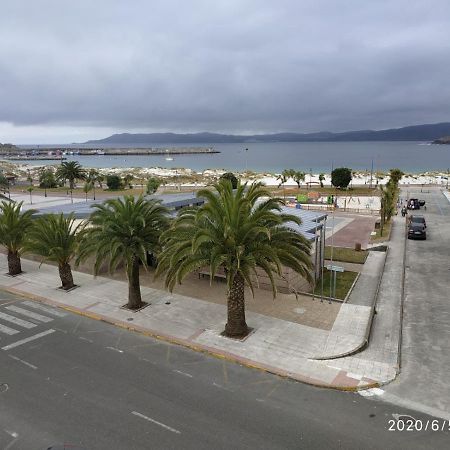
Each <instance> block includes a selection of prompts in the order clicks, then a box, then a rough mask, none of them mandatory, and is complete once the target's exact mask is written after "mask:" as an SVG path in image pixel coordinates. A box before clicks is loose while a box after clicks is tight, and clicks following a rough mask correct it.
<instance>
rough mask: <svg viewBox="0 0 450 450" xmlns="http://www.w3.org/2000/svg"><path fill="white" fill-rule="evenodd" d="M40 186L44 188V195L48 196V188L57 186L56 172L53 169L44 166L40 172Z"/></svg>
mask: <svg viewBox="0 0 450 450" xmlns="http://www.w3.org/2000/svg"><path fill="white" fill-rule="evenodd" d="M39 187H40V188H44V196H45V197H47V189H51V188H54V187H56V179H55V174H54V173H53V171H52V170H51V169H47V168H44V169H42V170H41V172H40V173H39Z"/></svg>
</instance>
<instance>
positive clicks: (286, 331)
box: [0, 255, 385, 389]
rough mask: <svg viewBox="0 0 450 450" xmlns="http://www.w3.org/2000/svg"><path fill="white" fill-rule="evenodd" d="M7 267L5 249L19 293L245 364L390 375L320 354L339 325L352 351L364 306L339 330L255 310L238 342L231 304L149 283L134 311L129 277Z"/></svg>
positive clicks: (354, 382) (343, 385) (352, 382)
mask: <svg viewBox="0 0 450 450" xmlns="http://www.w3.org/2000/svg"><path fill="white" fill-rule="evenodd" d="M6 268H7V263H6V257H5V256H4V255H1V256H0V273H1V275H0V287H3V288H4V289H7V290H9V291H11V292H14V293H18V294H21V295H24V296H26V297H29V298H33V299H35V300H38V301H42V302H44V303H49V304H52V305H57V306H60V307H63V308H68V309H70V310H72V311H76V312H78V313H80V314H83V315H86V316H90V317H93V318H97V319H101V320H104V321H107V322H109V323H112V324H116V325H119V326H122V327H126V328H129V329H134V330H136V331H139V332H143V333H145V334H148V335H150V336H154V337H158V338H160V339H164V340H167V341H170V342H174V343H178V344H181V345H184V346H187V347H190V348H193V349H195V350H198V351H205V352H209V353H212V354H215V355H218V356H220V357H224V358H227V359H230V360H234V361H236V362H239V363H242V364H244V365H249V366H253V367H258V368H260V369H264V370H267V371H270V372H273V373H277V374H279V375H282V376H288V377H291V378H293V379H296V380H300V381H303V382H306V383H310V384H314V385H319V386H324V387H330V388H338V389H357V388H365V387H370V386H373V385H376V384H377V383H380V382H384V381H385V377H384V376H383V377H380V373H379V371H370V370H368V369H367V368H365V370H364V371H363V372H362V371H359V372H358V371H355V370H354V368H351V370H347V369H346V368H341V367H338V365H337V364H336V361H337V360H330V361H316V360H313V359H312V358H314V357H316V356H317V355H321V354H322V355H324V352H325V350H326V349H329V348H330V336H331V338H332V337H333V336H336V335H337V331H338V335H339V338H340V339H339V340H338V341H337V342H335V343H334V345H333V351H334V352H336V355H339V354H341V353H343V352H346V351H348V350H349V342H353V343H355V345H356V346H358V345H359V344H360V341H361V338H362V337H364V336H363V334H364V333H362V330H363V329H364V331H365V330H366V327H367V320H368V315H367V312H366V311H365V310H364V309H365V308H368V307H364V306H359V305H351V304H344V305H342V307H341V310H340V312H339V314H338V318H337V320H336V322H335V326H336V327H337V328H338V330H337V328H335V327H333V329H332V330H331V331H326V330H323V329H318V328H312V327H308V326H305V325H301V324H298V323H293V322H289V321H285V320H281V319H277V318H273V317H268V316H264V315H261V314H257V313H252V312H248V314H247V321H248V324H249V326H251V327H252V328H254V331H253V333H252V334H251V335H250V336H248V337H247V338H246V339H245V340H244V341H235V340H231V339H227V338H224V337H223V336H221V335H220V333H221V331H222V330H223V327H224V321H225V318H226V308H225V306H223V305H218V304H213V303H210V302H205V301H202V300H198V299H194V298H190V297H186V296H181V295H177V294H169V293H166V292H164V291H160V290H157V289H151V288H148V287H143V288H142V293H143V299H144V300H145V301H147V302H150V303H151V305H150V306H148V307H147V308H145V309H143V310H142V311H140V312H136V313H132V312H129V311H127V310H124V309H121V306H122V305H123V304H124V303H126V298H127V284H126V283H124V282H121V281H117V280H111V279H109V278H104V277H97V278H94V277H93V276H91V275H88V274H84V273H80V272H74V280H75V282H76V283H77V284H79V287H78V288H77V289H75V290H73V291H71V292H64V291H61V290H60V289H57V286H59V285H60V281H59V277H58V272H57V269H56V267H54V266H51V265H46V264H43V265H42V266H41V267H40V268H39V264H38V263H36V262H33V261H29V260H23V269H24V271H25V273H24V274H22V275H20V276H18V277H9V276H7V275H5V272H6V271H7V269H6ZM361 311H363V312H361ZM340 344H342V345H340ZM331 356H334V355H331Z"/></svg>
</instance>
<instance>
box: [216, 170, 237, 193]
mask: <svg viewBox="0 0 450 450" xmlns="http://www.w3.org/2000/svg"><path fill="white" fill-rule="evenodd" d="M220 179H221V180H230V181H231V186H233V189H236V188H237V185H238V179H237V177H236V175H235V174H234V173H233V172H226V173H224V174H223V175H222V176H221V177H220Z"/></svg>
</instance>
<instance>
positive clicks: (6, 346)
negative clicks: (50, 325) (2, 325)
mask: <svg viewBox="0 0 450 450" xmlns="http://www.w3.org/2000/svg"><path fill="white" fill-rule="evenodd" d="M54 332H55V330H52V329H50V330H47V331H43V332H42V333H38V334H35V335H34V336H30V337H27V338H25V339H21V340H20V341H16V342H13V343H12V344H9V345H5V346H4V347H2V350H10V349H11V348H15V347H18V346H19V345H23V344H26V343H27V342H31V341H34V340H36V339H39V338H41V337H44V336H47V335H48V334H51V333H54Z"/></svg>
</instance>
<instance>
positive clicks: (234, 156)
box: [23, 142, 450, 173]
mask: <svg viewBox="0 0 450 450" xmlns="http://www.w3.org/2000/svg"><path fill="white" fill-rule="evenodd" d="M24 147H25V146H24ZM42 147H44V146H43V145H42ZM45 147H54V148H60V149H62V148H70V147H71V146H70V145H51V146H45ZM77 147H82V146H81V145H77ZM86 147H93V146H92V145H86ZM95 147H96V148H101V147H103V148H104V147H110V148H111V147H117V148H125V147H129V148H136V147H137V146H136V145H128V146H126V145H116V146H113V145H111V144H109V145H95ZM140 147H159V148H172V147H212V148H214V149H215V150H219V151H220V152H221V153H216V154H205V155H201V154H197V155H186V156H179V155H175V156H174V159H173V161H166V159H165V157H164V156H106V155H96V156H78V155H74V156H68V157H67V158H68V160H76V161H79V162H80V164H81V165H83V166H88V167H98V168H101V167H167V168H176V167H185V168H190V169H193V170H196V171H202V170H205V169H229V170H236V171H239V170H246V169H248V170H253V171H258V172H280V171H282V170H283V169H287V168H292V169H296V170H303V171H305V172H308V171H309V170H310V169H311V170H312V171H313V172H314V173H318V172H330V171H331V168H332V167H342V166H345V167H350V168H352V169H359V170H365V169H366V170H370V167H371V164H372V160H373V166H374V170H388V169H390V168H394V167H399V168H401V169H402V170H404V171H408V172H423V171H427V170H442V171H444V170H445V171H446V170H447V168H448V167H450V145H427V143H423V142H276V143H242V144H213V143H212V144H210V145H207V144H185V145H183V144H173V145H171V144H166V145H164V146H163V145H162V144H153V145H152V144H148V145H146V146H144V145H140ZM245 149H248V150H245ZM23 162H27V163H29V164H35V165H41V164H45V162H43V161H23ZM49 164H58V162H57V161H49Z"/></svg>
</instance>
